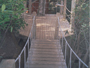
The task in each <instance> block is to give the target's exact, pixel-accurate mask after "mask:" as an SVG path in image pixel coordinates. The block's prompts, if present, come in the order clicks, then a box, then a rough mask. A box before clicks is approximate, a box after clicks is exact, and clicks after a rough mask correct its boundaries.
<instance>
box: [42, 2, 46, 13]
mask: <svg viewBox="0 0 90 68" xmlns="http://www.w3.org/2000/svg"><path fill="white" fill-rule="evenodd" d="M45 10H46V0H44V2H43V15H45Z"/></svg>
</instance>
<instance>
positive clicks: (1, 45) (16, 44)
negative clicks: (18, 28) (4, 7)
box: [0, 31, 26, 62]
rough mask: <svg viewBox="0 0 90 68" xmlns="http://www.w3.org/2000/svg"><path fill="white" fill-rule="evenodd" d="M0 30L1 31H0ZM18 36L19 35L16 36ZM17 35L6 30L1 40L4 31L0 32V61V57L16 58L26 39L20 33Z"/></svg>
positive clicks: (0, 58)
mask: <svg viewBox="0 0 90 68" xmlns="http://www.w3.org/2000/svg"><path fill="white" fill-rule="evenodd" d="M0 32H1V31H0ZM18 36H19V37H18ZM18 36H17V37H16V36H15V35H14V34H13V33H10V32H8V33H7V34H6V36H5V38H4V40H3V42H1V41H2V39H3V37H4V32H1V34H0V62H1V61H2V59H16V58H17V56H18V55H19V53H20V52H21V50H22V48H23V46H24V44H25V41H26V39H23V38H22V36H21V35H18Z"/></svg>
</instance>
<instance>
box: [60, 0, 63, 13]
mask: <svg viewBox="0 0 90 68" xmlns="http://www.w3.org/2000/svg"><path fill="white" fill-rule="evenodd" d="M61 5H63V0H61ZM60 14H63V6H60Z"/></svg>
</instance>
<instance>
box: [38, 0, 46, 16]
mask: <svg viewBox="0 0 90 68" xmlns="http://www.w3.org/2000/svg"><path fill="white" fill-rule="evenodd" d="M45 3H46V0H39V11H38V15H45V5H46V4H45Z"/></svg>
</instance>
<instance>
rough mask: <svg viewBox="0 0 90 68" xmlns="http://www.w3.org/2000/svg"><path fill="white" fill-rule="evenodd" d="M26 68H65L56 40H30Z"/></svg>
mask: <svg viewBox="0 0 90 68" xmlns="http://www.w3.org/2000/svg"><path fill="white" fill-rule="evenodd" d="M25 66H26V68H66V63H65V60H64V56H63V53H62V49H61V46H60V44H59V41H58V40H32V42H31V48H30V51H29V56H28V59H27V62H26V65H25Z"/></svg>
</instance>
